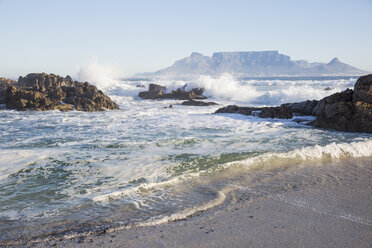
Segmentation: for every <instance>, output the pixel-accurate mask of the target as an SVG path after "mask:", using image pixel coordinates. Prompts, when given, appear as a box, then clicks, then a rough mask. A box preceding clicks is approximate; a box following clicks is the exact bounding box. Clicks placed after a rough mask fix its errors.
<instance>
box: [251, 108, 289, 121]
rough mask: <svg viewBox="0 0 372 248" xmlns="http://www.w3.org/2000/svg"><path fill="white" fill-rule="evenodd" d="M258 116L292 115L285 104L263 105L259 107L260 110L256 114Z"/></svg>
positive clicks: (282, 116)
mask: <svg viewBox="0 0 372 248" xmlns="http://www.w3.org/2000/svg"><path fill="white" fill-rule="evenodd" d="M258 117H261V118H279V119H291V118H292V117H293V113H292V111H291V109H290V108H288V107H286V106H280V107H265V108H262V109H261V112H260V113H259V114H258Z"/></svg>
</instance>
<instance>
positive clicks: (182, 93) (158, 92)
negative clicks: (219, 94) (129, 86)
mask: <svg viewBox="0 0 372 248" xmlns="http://www.w3.org/2000/svg"><path fill="white" fill-rule="evenodd" d="M203 92H204V89H202V88H194V89H192V90H190V91H186V90H184V89H183V88H179V89H177V90H172V91H171V92H170V93H167V92H166V87H164V86H160V85H157V84H150V85H149V90H148V91H142V92H140V93H139V94H138V96H139V97H141V98H142V99H152V100H154V99H177V100H192V99H199V100H203V99H206V98H207V97H205V96H203Z"/></svg>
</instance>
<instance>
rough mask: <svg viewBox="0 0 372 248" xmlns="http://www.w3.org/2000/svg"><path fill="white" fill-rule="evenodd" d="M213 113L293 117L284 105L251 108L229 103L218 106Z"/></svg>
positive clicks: (280, 117)
mask: <svg viewBox="0 0 372 248" xmlns="http://www.w3.org/2000/svg"><path fill="white" fill-rule="evenodd" d="M214 113H215V114H220V113H232V114H242V115H254V116H258V117H261V118H279V119H291V118H292V117H293V113H292V111H291V110H290V109H289V108H287V107H285V106H280V107H264V108H253V107H239V106H236V105H229V106H227V107H223V108H219V109H217V110H216V112H214Z"/></svg>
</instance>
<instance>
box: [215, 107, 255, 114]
mask: <svg viewBox="0 0 372 248" xmlns="http://www.w3.org/2000/svg"><path fill="white" fill-rule="evenodd" d="M260 110H261V108H253V107H252V108H251V107H239V106H236V105H229V106H226V107H223V108H219V109H217V110H216V112H214V113H215V114H226V113H230V114H242V115H252V113H253V111H260Z"/></svg>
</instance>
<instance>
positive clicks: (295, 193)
mask: <svg viewBox="0 0 372 248" xmlns="http://www.w3.org/2000/svg"><path fill="white" fill-rule="evenodd" d="M371 162H372V161H371V159H370V158H364V159H352V160H348V161H342V162H341V161H338V162H333V163H326V164H323V165H318V166H304V167H302V168H298V167H297V168H289V169H287V170H285V172H278V171H276V172H275V173H277V174H282V175H280V178H282V179H278V180H276V181H275V183H273V182H270V185H265V183H260V184H259V185H256V186H255V187H254V189H252V188H251V187H246V188H245V187H244V186H241V184H240V186H239V190H236V191H231V192H230V193H229V194H227V195H226V199H225V201H224V203H223V204H221V205H219V206H217V207H214V208H212V209H209V210H206V211H202V212H198V213H195V214H193V215H192V216H190V217H188V218H186V219H182V220H177V221H174V222H170V223H167V224H162V225H155V226H146V227H133V228H128V229H123V230H117V231H115V230H111V231H107V232H102V233H99V234H94V235H87V236H85V235H83V236H79V237H75V238H69V239H66V238H60V237H59V238H52V239H50V240H48V241H42V242H36V243H35V242H28V243H26V244H25V243H23V245H26V246H32V247H50V246H56V247H371V244H372V208H371V204H372V183H371V180H370V178H371V176H372V163H371ZM300 175H301V178H302V182H303V183H298V181H297V177H299V176H300ZM243 176H244V175H242V176H241V178H243ZM285 176H287V178H286V179H284V177H285ZM232 187H233V185H232ZM236 187H238V186H236ZM14 245H15V244H14Z"/></svg>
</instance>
